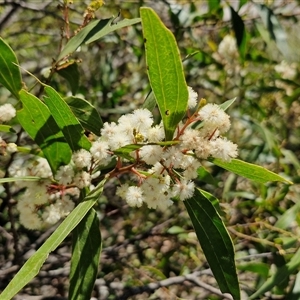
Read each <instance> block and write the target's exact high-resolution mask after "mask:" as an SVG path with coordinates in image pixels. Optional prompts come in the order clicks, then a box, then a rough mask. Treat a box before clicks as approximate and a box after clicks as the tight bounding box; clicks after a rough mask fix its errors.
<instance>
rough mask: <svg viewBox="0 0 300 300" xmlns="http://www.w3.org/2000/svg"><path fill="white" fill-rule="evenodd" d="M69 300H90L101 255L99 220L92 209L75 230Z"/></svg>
mask: <svg viewBox="0 0 300 300" xmlns="http://www.w3.org/2000/svg"><path fill="white" fill-rule="evenodd" d="M72 240H73V247H72V260H71V271H70V288H69V298H68V299H70V300H71V299H74V300H85V299H90V297H91V294H92V292H93V287H94V283H95V280H96V278H97V273H98V266H99V259H100V253H101V242H102V241H101V233H100V227H99V219H98V216H97V213H96V211H95V210H94V209H93V208H92V209H90V211H89V212H88V213H87V214H86V215H85V217H84V218H83V219H82V220H81V222H80V223H79V224H78V225H77V227H76V228H75V229H74V230H73V233H72Z"/></svg>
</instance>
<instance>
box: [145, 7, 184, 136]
mask: <svg viewBox="0 0 300 300" xmlns="http://www.w3.org/2000/svg"><path fill="white" fill-rule="evenodd" d="M140 13H141V18H142V27H143V35H144V43H145V49H146V63H147V71H148V76H149V80H150V85H151V88H152V91H153V93H154V96H155V98H156V101H157V104H158V107H159V110H160V114H161V117H162V120H163V124H164V129H165V133H166V140H171V139H172V138H173V133H174V131H175V129H176V126H177V124H178V123H179V122H180V121H181V120H182V118H183V116H184V115H185V113H186V109H187V100H188V89H187V85H186V82H185V77H184V73H183V67H182V63H181V58H180V53H179V50H178V47H177V44H176V40H175V37H174V36H173V34H172V33H171V31H170V30H169V29H167V28H166V27H165V25H164V24H163V23H162V21H161V20H160V19H159V17H158V16H157V14H156V13H155V12H154V11H153V10H152V9H151V8H145V7H142V8H141V9H140Z"/></svg>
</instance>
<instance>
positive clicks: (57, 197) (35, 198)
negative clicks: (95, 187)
mask: <svg viewBox="0 0 300 300" xmlns="http://www.w3.org/2000/svg"><path fill="white" fill-rule="evenodd" d="M9 173H10V175H11V176H13V177H21V176H37V177H40V178H41V179H40V180H39V181H17V182H16V183H15V187H17V188H18V189H22V188H26V190H25V192H24V194H22V197H21V198H20V199H19V200H18V203H17V209H18V211H19V213H20V222H21V224H22V225H23V226H25V227H26V228H28V229H41V228H45V227H47V226H49V225H53V224H55V223H57V222H58V221H59V220H60V219H61V218H63V217H65V216H67V215H68V214H69V213H70V212H71V211H72V210H73V209H74V207H75V203H74V202H73V201H72V198H74V197H75V198H76V197H78V192H79V190H78V189H76V188H73V187H70V188H65V187H63V186H59V185H56V184H55V182H53V181H52V180H51V179H52V172H51V169H50V167H49V164H48V162H47V160H46V159H44V158H37V159H35V160H29V161H28V162H27V163H26V165H24V161H23V160H16V161H15V163H14V164H12V165H11V167H10V169H9Z"/></svg>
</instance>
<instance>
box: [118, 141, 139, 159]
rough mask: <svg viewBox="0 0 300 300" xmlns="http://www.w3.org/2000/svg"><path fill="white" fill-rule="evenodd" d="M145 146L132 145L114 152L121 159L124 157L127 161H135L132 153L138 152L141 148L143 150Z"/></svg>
mask: <svg viewBox="0 0 300 300" xmlns="http://www.w3.org/2000/svg"><path fill="white" fill-rule="evenodd" d="M143 146H144V144H130V145H126V146H124V147H121V148H119V149H116V150H115V151H114V154H115V155H117V156H120V157H123V158H125V159H128V160H129V161H132V160H133V157H132V156H130V153H131V152H132V151H135V150H138V149H140V148H142V147H143Z"/></svg>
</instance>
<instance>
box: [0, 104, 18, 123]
mask: <svg viewBox="0 0 300 300" xmlns="http://www.w3.org/2000/svg"><path fill="white" fill-rule="evenodd" d="M15 116H16V109H15V108H14V107H13V106H12V105H11V104H10V103H6V104H3V105H1V106H0V123H4V122H8V121H10V120H11V119H12V118H14V117H15Z"/></svg>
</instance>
